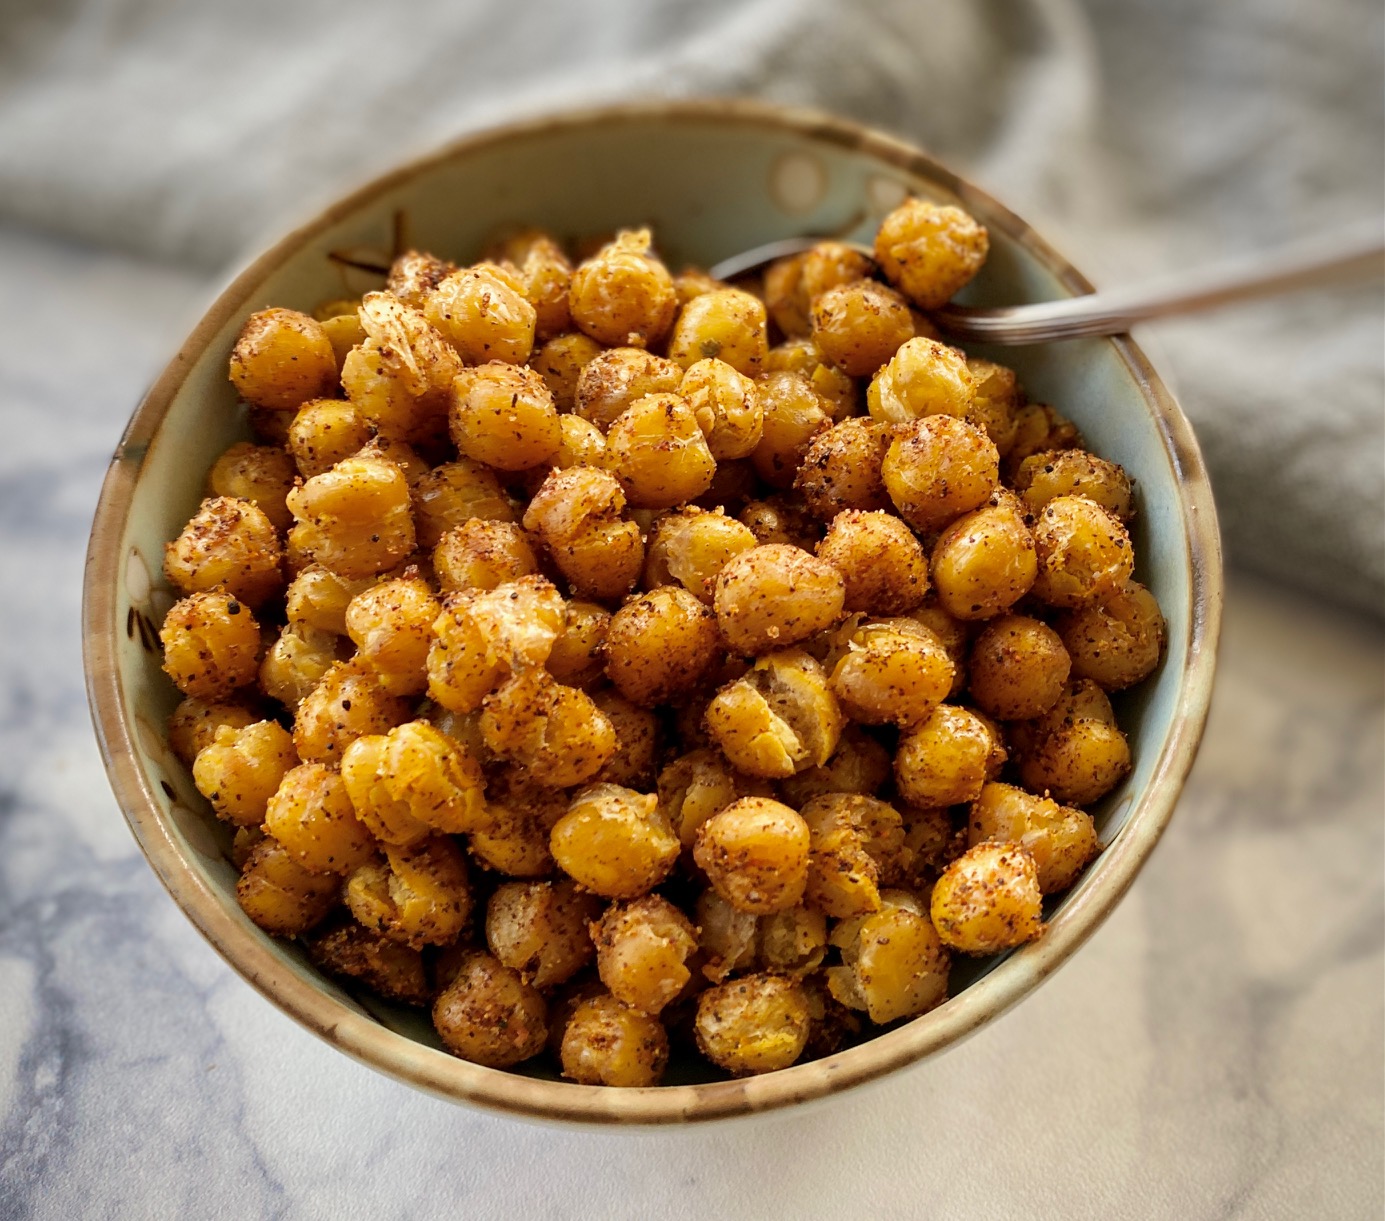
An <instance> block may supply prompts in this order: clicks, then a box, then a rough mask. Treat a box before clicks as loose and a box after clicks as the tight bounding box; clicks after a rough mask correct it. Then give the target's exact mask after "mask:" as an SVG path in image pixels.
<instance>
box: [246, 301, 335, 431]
mask: <svg viewBox="0 0 1385 1221" xmlns="http://www.w3.org/2000/svg"><path fill="white" fill-rule="evenodd" d="M231 384H232V385H234V386H235V388H236V390H237V392H238V393H239V394H240V396H241V398H243V399H244V400H245V401H246V402H247V403H253V404H254V405H255V406H257V407H268V408H270V409H271V410H275V411H296V410H297V409H298V407H299V405H300V404H302V403H306V402H307V401H308V400H309V399H317V398H325V397H327V396H329V395H330V394H331V393H332V392H333V390H335V389H336V385H337V358H336V354H335V353H334V352H333V351H332V345H331V343H330V342H329V341H328V339H327V333H326V332H325V331H324V330H323V329H322V324H321V323H320V322H318V321H317V320H316V319H314V318H309V317H308V315H307V314H300V313H299V312H298V311H297V310H291V309H265V310H260V311H259V312H258V313H255V314H251V315H250V317H249V318H247V319H246V320H245V325H244V326H243V327H242V328H241V332H240V338H239V339H237V340H236V346H235V347H234V348H233V349H232V351H231Z"/></svg>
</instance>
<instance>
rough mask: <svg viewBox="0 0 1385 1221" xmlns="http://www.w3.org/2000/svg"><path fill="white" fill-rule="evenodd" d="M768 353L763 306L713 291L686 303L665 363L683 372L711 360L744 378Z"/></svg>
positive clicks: (738, 294) (744, 296)
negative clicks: (681, 369) (678, 366)
mask: <svg viewBox="0 0 1385 1221" xmlns="http://www.w3.org/2000/svg"><path fill="white" fill-rule="evenodd" d="M768 351H769V320H768V317H767V315H766V314H765V303H764V302H763V301H761V300H760V299H759V298H758V297H755V296H752V295H751V294H750V293H748V292H742V291H741V290H740V289H739V288H718V289H713V290H712V291H711V292H705V293H700V294H698V295H697V296H696V297H694V298H693V299H692V300H691V301H689V302H687V303H686V304H685V305H684V306H683V308H682V309H681V310H679V311H678V318H677V320H676V321H675V322H674V324H673V334H672V335H670V336H669V341H668V355H669V359H670V360H674V361H677V362H678V363H679V364H680V365H682V366H683V368H685V369H690V368H692V366H693V365H695V364H696V363H698V362H699V361H702V360H705V359H708V358H713V359H716V360H720V361H723V362H725V363H726V364H728V365H730V366H731V368H733V369H734V370H736V372H737V373H743V374H745V375H746V376H747V377H754V376H755V375H756V374H757V373H758V372H759V371H760V366H761V365H762V364H764V361H765V354H766V353H767V352H768ZM731 456H732V457H739V456H740V455H731Z"/></svg>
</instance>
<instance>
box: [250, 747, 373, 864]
mask: <svg viewBox="0 0 1385 1221" xmlns="http://www.w3.org/2000/svg"><path fill="white" fill-rule="evenodd" d="M281 732H282V731H281ZM264 827H265V830H266V831H268V832H269V834H270V835H272V836H274V838H275V839H277V840H278V841H279V842H280V843H281V844H283V846H284V850H285V851H286V852H287V853H288V854H289V855H290V856H291V857H292V858H293V859H294V860H295V861H296V862H297V863H298V864H300V865H302V866H303V868H304V869H308V870H311V871H312V872H313V873H337V874H341V873H350V872H351V871H352V870H353V869H355V868H356V867H357V866H358V865H363V864H365V862H366V861H368V860H369V859H370V857H371V855H372V854H373V852H374V850H375V840H374V838H373V837H372V836H371V834H370V832H369V831H367V830H366V828H365V824H364V823H362V822H361V820H360V819H359V818H357V817H356V809H355V807H354V806H353V805H352V804H351V798H350V797H349V796H347V792H346V785H345V784H344V783H342V778H341V775H340V773H338V772H334V771H332V770H331V768H329V767H326V766H325V765H323V764H321V763H300V764H299V765H298V766H297V767H295V768H293V769H292V770H290V771H288V772H285V773H284V777H283V779H282V780H281V781H280V782H279V787H278V788H277V789H276V790H275V791H274V793H273V795H272V796H271V797H270V798H269V804H268V805H267V806H266V807H265V811H264Z"/></svg>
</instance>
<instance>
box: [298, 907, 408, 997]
mask: <svg viewBox="0 0 1385 1221" xmlns="http://www.w3.org/2000/svg"><path fill="white" fill-rule="evenodd" d="M307 949H308V956H309V957H310V958H311V959H312V960H313V962H314V963H315V964H316V965H317V966H319V967H321V968H322V970H324V971H326V972H328V973H329V974H331V975H339V976H345V977H346V978H347V979H355V980H359V981H360V982H361V983H363V984H364V985H365V986H366V987H367V988H369V989H371V991H373V992H378V993H380V995H381V996H384V997H386V998H387V999H389V1000H392V1001H399V1002H401V1003H402V1004H405V1005H427V1004H428V1003H429V1002H430V1001H431V1000H432V999H433V990H432V988H431V987H429V985H428V973H427V971H426V970H425V969H424V966H423V956H422V955H421V954H420V953H419V952H418V951H417V950H415V949H412V948H410V947H409V946H407V945H400V944H399V943H398V942H397V941H391V940H390V939H389V938H388V937H382V936H381V935H380V934H379V933H376V932H373V931H372V930H370V929H365V928H362V927H361V926H360V925H359V924H357V923H355V922H354V921H351V922H349V923H346V924H343V925H340V926H339V927H336V928H330V927H329V928H328V929H327V930H325V931H323V932H316V933H314V934H313V936H312V938H311V940H309V941H308V943H307Z"/></svg>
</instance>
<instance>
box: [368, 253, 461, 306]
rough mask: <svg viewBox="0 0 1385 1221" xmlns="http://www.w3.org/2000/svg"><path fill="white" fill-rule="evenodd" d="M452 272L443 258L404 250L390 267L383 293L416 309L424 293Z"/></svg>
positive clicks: (452, 265)
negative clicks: (387, 293)
mask: <svg viewBox="0 0 1385 1221" xmlns="http://www.w3.org/2000/svg"><path fill="white" fill-rule="evenodd" d="M456 270H457V268H456V266H455V265H454V264H452V263H449V262H447V260H445V259H440V258H437V257H436V256H434V255H431V254H427V253H425V252H423V251H419V250H406V251H405V252H404V253H403V254H401V255H400V256H399V257H398V258H396V259H395V260H394V261H393V262H392V263H391V264H390V270H389V274H388V276H386V278H385V291H386V292H389V293H393V294H394V295H395V296H396V297H398V298H399V299H400V300H401V301H402V302H404V304H405V305H411V306H413V308H414V309H420V308H422V306H423V303H424V301H426V300H427V299H428V294H429V293H431V292H432V291H433V289H435V288H437V286H438V285H439V284H441V283H442V282H443V281H444V280H445V279H447V277H448V276H450V275H451V274H452V273H453V272H454V271H456Z"/></svg>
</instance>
